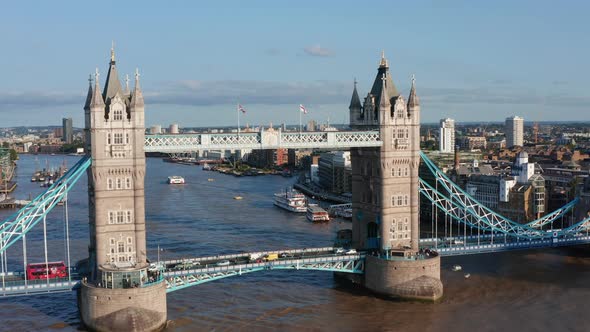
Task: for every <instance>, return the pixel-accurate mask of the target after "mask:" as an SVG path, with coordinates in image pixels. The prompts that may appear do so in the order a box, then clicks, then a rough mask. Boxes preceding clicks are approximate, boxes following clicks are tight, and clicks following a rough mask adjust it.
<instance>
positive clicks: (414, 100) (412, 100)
mask: <svg viewBox="0 0 590 332" xmlns="http://www.w3.org/2000/svg"><path fill="white" fill-rule="evenodd" d="M412 106H420V100H419V99H418V95H417V94H416V77H415V76H414V75H412V88H411V89H410V96H409V97H408V110H410V107H412Z"/></svg>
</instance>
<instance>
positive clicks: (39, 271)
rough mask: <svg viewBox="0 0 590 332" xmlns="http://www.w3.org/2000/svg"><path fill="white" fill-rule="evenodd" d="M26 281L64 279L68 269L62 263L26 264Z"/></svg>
mask: <svg viewBox="0 0 590 332" xmlns="http://www.w3.org/2000/svg"><path fill="white" fill-rule="evenodd" d="M26 272H27V279H29V280H34V279H48V278H49V279H55V278H66V277H67V276H68V268H67V267H66V264H64V262H48V263H47V264H45V263H33V264H27V271H26Z"/></svg>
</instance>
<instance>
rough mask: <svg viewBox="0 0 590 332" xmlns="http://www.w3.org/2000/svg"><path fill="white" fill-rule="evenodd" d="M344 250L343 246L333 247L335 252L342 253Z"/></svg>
mask: <svg viewBox="0 0 590 332" xmlns="http://www.w3.org/2000/svg"><path fill="white" fill-rule="evenodd" d="M345 252H346V250H344V248H334V253H335V254H344V253H345Z"/></svg>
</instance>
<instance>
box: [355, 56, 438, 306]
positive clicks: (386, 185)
mask: <svg viewBox="0 0 590 332" xmlns="http://www.w3.org/2000/svg"><path fill="white" fill-rule="evenodd" d="M349 110H350V125H351V127H352V128H353V129H364V130H370V129H373V130H379V132H380V137H381V140H382V141H383V145H382V146H381V147H379V148H354V149H352V150H351V159H352V192H353V199H352V208H353V230H352V246H353V247H355V248H357V249H360V250H366V251H368V252H369V253H371V254H370V255H368V256H367V259H366V266H365V271H366V273H365V278H364V281H363V282H364V284H365V286H366V287H367V288H369V289H371V290H373V291H375V292H378V293H381V294H385V295H390V296H395V297H407V298H420V299H433V300H435V299H438V298H439V297H441V296H442V283H441V282H440V257H438V256H437V255H436V254H432V255H431V254H428V255H426V254H424V253H422V252H421V251H420V249H419V239H420V223H419V213H418V212H419V211H418V209H419V205H420V201H419V193H418V166H419V165H420V102H419V99H418V95H417V93H416V86H415V82H414V79H413V78H412V87H411V90H410V95H409V97H408V101H407V103H406V101H405V100H404V98H403V96H401V95H400V94H399V93H398V91H397V89H396V87H395V85H394V83H393V79H392V78H391V74H390V72H389V64H388V61H387V59H386V58H385V56H384V55H382V56H381V61H380V64H379V68H378V70H377V76H376V77H375V81H374V83H373V87H372V88H371V91H370V92H369V93H368V94H367V96H366V97H365V100H364V103H363V104H362V105H361V102H360V98H359V96H358V91H357V88H356V82H355V86H354V90H353V94H352V99H351V103H350V107H349Z"/></svg>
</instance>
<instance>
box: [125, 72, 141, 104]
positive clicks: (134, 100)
mask: <svg viewBox="0 0 590 332" xmlns="http://www.w3.org/2000/svg"><path fill="white" fill-rule="evenodd" d="M139 76H140V75H139V69H137V68H136V69H135V88H134V89H133V94H132V95H131V103H130V105H129V106H130V107H131V108H137V107H143V105H144V103H143V93H142V92H141V87H140V86H139Z"/></svg>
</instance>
